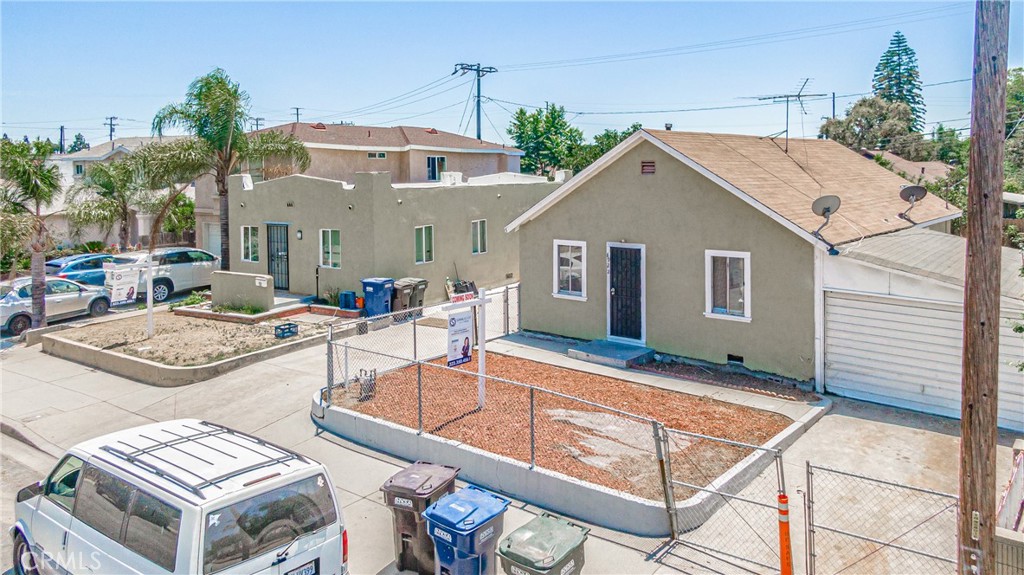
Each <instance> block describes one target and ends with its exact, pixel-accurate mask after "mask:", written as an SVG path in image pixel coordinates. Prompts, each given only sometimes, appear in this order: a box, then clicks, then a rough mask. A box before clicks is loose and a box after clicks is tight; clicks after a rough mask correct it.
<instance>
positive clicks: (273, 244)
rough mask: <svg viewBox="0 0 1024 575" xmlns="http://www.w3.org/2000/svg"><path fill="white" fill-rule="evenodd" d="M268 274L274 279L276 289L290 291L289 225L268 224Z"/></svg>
mask: <svg viewBox="0 0 1024 575" xmlns="http://www.w3.org/2000/svg"><path fill="white" fill-rule="evenodd" d="M267 252H268V254H269V255H270V257H269V258H267V261H268V264H267V267H268V269H267V273H269V274H270V275H271V276H273V277H274V289H288V225H287V224H267Z"/></svg>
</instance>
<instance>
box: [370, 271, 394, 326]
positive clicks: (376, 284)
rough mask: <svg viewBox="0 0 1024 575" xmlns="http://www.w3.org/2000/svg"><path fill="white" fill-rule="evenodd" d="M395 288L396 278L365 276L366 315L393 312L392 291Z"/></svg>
mask: <svg viewBox="0 0 1024 575" xmlns="http://www.w3.org/2000/svg"><path fill="white" fill-rule="evenodd" d="M394 289H395V280H393V279H391V278H363V296H364V297H365V298H366V301H365V303H364V306H365V307H366V315H368V316H371V317H372V316H375V315H384V314H386V313H391V292H392V290H394Z"/></svg>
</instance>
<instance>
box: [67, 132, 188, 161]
mask: <svg viewBox="0 0 1024 575" xmlns="http://www.w3.org/2000/svg"><path fill="white" fill-rule="evenodd" d="M184 137H185V136H139V137H132V138H114V140H113V141H110V142H103V143H101V144H96V145H95V146H92V147H90V148H88V149H86V150H78V151H77V152H73V153H71V154H63V155H59V156H53V160H54V161H61V160H65V161H66V160H74V161H90V160H96V161H99V160H105V159H107V158H109V157H110V156H112V155H113V154H114V153H116V152H118V151H120V152H124V153H126V154H130V153H132V152H134V151H135V150H138V149H139V148H141V147H142V146H145V145H146V144H152V143H153V142H161V141H163V142H167V141H171V140H177V139H178V138H184Z"/></svg>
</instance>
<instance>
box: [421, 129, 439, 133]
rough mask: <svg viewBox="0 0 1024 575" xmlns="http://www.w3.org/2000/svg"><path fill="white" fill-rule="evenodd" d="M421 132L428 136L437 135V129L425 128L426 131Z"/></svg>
mask: <svg viewBox="0 0 1024 575" xmlns="http://www.w3.org/2000/svg"><path fill="white" fill-rule="evenodd" d="M423 131H424V132H426V133H428V134H436V133H437V128H427V129H426V130H423Z"/></svg>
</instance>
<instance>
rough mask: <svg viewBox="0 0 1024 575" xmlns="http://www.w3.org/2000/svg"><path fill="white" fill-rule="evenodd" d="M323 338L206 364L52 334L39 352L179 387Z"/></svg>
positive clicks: (296, 349)
mask: <svg viewBox="0 0 1024 575" xmlns="http://www.w3.org/2000/svg"><path fill="white" fill-rule="evenodd" d="M326 339H327V335H326V334H320V335H315V336H312V337H307V338H305V339H300V340H296V341H289V342H288V343H284V344H281V345H277V346H274V347H268V348H266V349H261V350H258V351H253V352H250V353H247V354H245V355H240V356H238V357H232V358H228V359H223V360H221V361H216V362H213V363H208V364H206V365H195V366H187V367H183V366H173V365H164V364H162V363H157V362H155V361H150V360H148V359H142V358H138V357H132V356H130V355H125V354H123V353H117V352H115V351H108V350H103V349H100V348H98V347H93V346H91V345H86V344H84V343H79V342H77V341H71V340H69V339H65V338H62V337H59V336H57V335H53V334H50V335H44V336H43V353H48V354H50V355H53V356H56V357H60V358H63V359H67V360H70V361H74V362H76V363H80V364H82V365H87V366H89V367H93V368H96V369H98V370H101V371H105V372H107V373H112V374H114V375H120V376H121V377H127V378H128V379H133V380H135V381H138V382H141V383H148V384H149V385H155V386H157V387H179V386H182V385H188V384H190V383H196V382H198V381H205V380H207V379H210V378H212V377H216V376H218V375H220V374H222V373H227V372H229V371H233V370H236V369H238V368H240V367H244V366H247V365H250V364H253V363H257V362H260V361H263V360H265V359H270V358H272V357H277V356H280V355H284V354H286V353H291V352H293V351H298V350H300V349H305V348H307V347H312V346H314V345H323V343H324V341H325V340H326Z"/></svg>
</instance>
